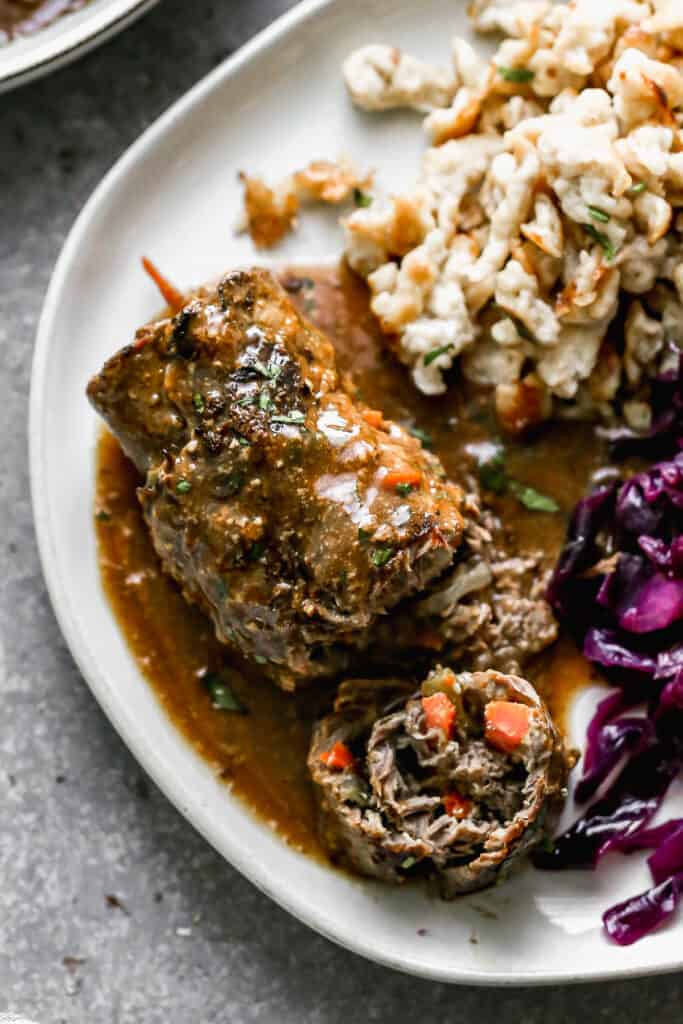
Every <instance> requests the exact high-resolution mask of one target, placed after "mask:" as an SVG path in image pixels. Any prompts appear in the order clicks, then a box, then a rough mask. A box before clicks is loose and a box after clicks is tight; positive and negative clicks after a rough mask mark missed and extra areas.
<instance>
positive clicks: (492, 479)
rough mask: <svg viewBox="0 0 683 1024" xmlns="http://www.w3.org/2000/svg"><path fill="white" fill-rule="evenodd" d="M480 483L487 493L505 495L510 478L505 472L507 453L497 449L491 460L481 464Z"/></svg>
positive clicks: (483, 461)
mask: <svg viewBox="0 0 683 1024" xmlns="http://www.w3.org/2000/svg"><path fill="white" fill-rule="evenodd" d="M479 483H480V484H481V486H482V487H483V488H484V489H485V490H487V491H493V493H494V494H505V491H506V490H507V487H508V476H507V473H506V471H505V452H504V451H503V449H502V448H498V449H496V451H495V452H493V453H492V454H491V455H490V456H489V458H487V459H484V460H482V461H481V462H480V463H479Z"/></svg>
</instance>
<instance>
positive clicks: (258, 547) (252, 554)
mask: <svg viewBox="0 0 683 1024" xmlns="http://www.w3.org/2000/svg"><path fill="white" fill-rule="evenodd" d="M265 550H266V545H265V544H264V543H263V541H262V540H257V541H256V543H255V544H252V545H251V547H250V548H249V554H248V555H247V558H248V559H249V561H250V562H258V560H259V559H260V558H262V557H263V554H264V552H265Z"/></svg>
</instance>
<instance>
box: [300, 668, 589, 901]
mask: <svg viewBox="0 0 683 1024" xmlns="http://www.w3.org/2000/svg"><path fill="white" fill-rule="evenodd" d="M568 760H569V759H568V757H567V754H566V752H565V749H564V745H563V743H562V741H561V740H560V738H559V736H558V734H557V732H556V730H555V727H554V726H553V724H552V721H551V719H550V716H549V714H548V711H547V709H546V708H545V706H544V705H543V703H542V702H541V700H540V698H539V697H538V696H537V694H536V692H535V691H534V689H533V688H532V687H531V686H530V685H529V684H528V683H527V682H525V681H524V680H522V679H520V678H518V677H516V676H510V675H502V674H501V673H499V672H495V671H487V672H476V673H467V672H463V673H460V674H458V675H456V674H455V673H454V672H452V671H451V670H450V669H447V668H439V669H436V670H435V671H434V672H432V673H431V674H430V676H429V677H428V678H427V679H426V681H425V682H424V683H423V684H422V687H421V689H420V691H419V692H418V693H414V692H409V691H408V690H407V688H406V687H405V685H400V684H397V683H392V682H387V683H384V684H382V685H381V686H379V687H378V685H377V683H376V682H371V681H361V682H357V681H352V682H347V683H345V684H343V685H342V687H341V688H340V691H339V695H338V698H337V702H336V705H335V711H334V713H333V714H332V715H330V716H328V717H327V718H326V719H323V721H322V722H321V723H320V724H319V725H318V727H317V729H316V731H315V734H314V738H313V744H312V747H311V752H310V756H309V768H310V770H311V774H312V776H313V779H314V781H315V783H316V790H317V795H318V801H319V808H320V822H321V832H322V836H323V839H324V841H325V843H326V844H327V846H328V848H329V849H330V851H331V853H332V854H333V855H334V856H336V857H337V858H338V859H339V860H340V861H342V862H344V863H346V864H347V865H349V866H350V867H352V868H354V869H355V870H357V871H360V872H361V873H362V874H365V875H369V876H373V877H377V878H381V879H383V880H384V881H389V882H394V883H399V882H402V881H404V880H405V879H406V878H408V877H410V876H411V875H415V874H418V875H430V876H435V877H437V878H438V879H439V881H440V883H441V888H442V892H443V895H444V896H445V897H452V896H456V895H458V894H460V893H466V892H470V891H473V890H476V889H481V888H484V887H485V886H488V885H491V884H493V883H494V882H495V881H496V880H497V879H498V877H499V876H500V874H501V872H503V871H507V870H508V869H509V868H510V867H511V866H512V864H513V863H514V862H515V861H516V860H517V859H518V858H519V857H520V856H522V855H523V854H524V853H526V852H528V851H529V850H530V849H531V848H532V847H533V846H534V845H536V844H537V843H538V842H540V841H541V840H542V838H543V836H544V834H545V832H546V830H547V829H548V828H549V827H551V825H552V821H553V818H554V816H555V813H556V811H557V810H558V807H559V804H560V803H561V798H562V795H563V791H564V787H565V784H566V779H567V773H568V767H569V763H568Z"/></svg>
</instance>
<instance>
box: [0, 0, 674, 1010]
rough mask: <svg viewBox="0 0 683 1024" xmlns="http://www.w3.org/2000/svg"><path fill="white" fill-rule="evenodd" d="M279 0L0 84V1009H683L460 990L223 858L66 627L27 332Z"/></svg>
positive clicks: (578, 994) (574, 996) (181, 2)
mask: <svg viewBox="0 0 683 1024" xmlns="http://www.w3.org/2000/svg"><path fill="white" fill-rule="evenodd" d="M288 6H290V3H289V2H288V0H239V2H238V0H235V2H230V0H224V2H223V3H222V4H221V3H219V2H213V3H212V2H211V0H193V2H192V3H188V2H186V0H163V2H162V3H161V4H160V6H159V7H158V8H157V9H156V10H155V11H154V12H152V13H151V14H149V15H148V16H147V17H146V18H145V19H144V20H143V21H141V22H140V23H139V24H137V25H136V26H134V27H132V28H130V29H129V30H128V31H127V32H125V33H124V34H123V35H122V36H120V37H119V38H118V39H117V40H115V41H113V42H111V43H110V44H108V45H107V46H105V47H104V48H102V49H100V50H98V51H96V52H95V53H94V54H92V55H90V56H89V57H87V58H86V59H84V60H82V61H80V62H79V63H77V64H76V65H74V66H72V67H71V68H68V69H66V70H64V71H62V72H59V73H57V74H55V75H54V76H52V77H50V78H48V79H44V80H43V81H41V82H39V83H37V84H35V85H32V86H28V87H26V88H24V89H22V90H20V91H19V92H17V93H14V94H11V95H9V96H2V97H0V311H1V314H2V315H1V316H0V430H1V433H2V446H1V449H0V451H1V452H2V454H1V455H0V524H1V527H2V529H1V531H0V692H1V695H2V704H1V714H0V815H1V824H0V1015H1V1014H2V1012H3V1011H7V1010H13V1011H15V1012H17V1013H22V1014H24V1015H26V1016H27V1017H30V1018H34V1019H35V1020H36V1021H38V1022H40V1024H58V1022H62V1021H63V1022H68V1024H81V1022H83V1024H85V1022H86V1021H87V1022H96V1024H109V1022H116V1024H169V1022H173V1021H182V1022H183V1024H185V1022H188V1024H189V1022H192V1024H224V1022H226V1024H227V1022H230V1024H247V1022H252V1021H253V1022H258V1024H266V1022H268V1024H270V1022H272V1024H349V1022H353V1024H362V1022H365V1021H379V1022H385V1021H386V1022H389V1021H396V1020H398V1021H421V1022H422V1021H424V1022H432V1021H439V1022H444V1024H450V1022H454V1024H474V1022H477V1024H491V1022H494V1021H505V1022H506V1024H521V1022H524V1024H547V1022H548V1021H552V1022H553V1024H570V1022H571V1024H573V1022H579V1021H587V1022H588V1021H590V1022H594V1021H614V1022H615V1024H631V1022H636V1024H641V1022H642V1024H645V1022H648V1024H650V1022H652V1024H674V1022H675V1024H680V1022H681V1021H682V1020H683V1009H682V1006H681V996H682V995H683V981H682V979H681V977H680V976H675V977H668V978H662V979H649V980H642V981H633V982H628V983H624V984H610V985H603V986H582V987H577V988H572V989H568V988H555V989H553V990H537V991H533V990H522V989H517V990H512V991H506V992H501V991H493V990H490V991H482V990H474V989H453V988H449V987H446V986H443V985H436V984H429V983H426V982H421V981H415V980H412V979H410V978H407V977H404V976H402V975H399V974H395V973H392V972H390V971H387V970H384V969H382V968H379V967H376V966H374V965H372V964H369V963H366V962H364V961H363V960H360V959H358V958H356V957H355V956H353V955H351V954H349V953H346V952H343V951H341V950H339V949H337V948H336V947H335V946H333V945H331V944H330V943H329V942H327V941H325V940H324V939H321V938H319V937H318V936H317V935H314V934H312V933H311V932H310V931H308V930H307V929H306V928H304V927H303V926H302V925H299V924H298V923H297V922H296V921H294V920H292V919H291V918H290V917H288V916H287V915H286V914H285V913H283V912H282V911H280V910H279V909H278V908H277V907H275V906H274V905H273V904H272V903H270V902H269V901H268V900H266V899H265V898H264V897H263V896H261V895H260V893H258V892H257V891H256V890H255V889H254V888H252V886H251V885H250V884H249V883H248V882H246V881H244V880H243V879H242V878H241V877H240V876H239V875H237V874H236V873H235V872H234V871H233V870H232V869H231V868H230V867H229V866H228V865H227V864H225V863H223V862H222V861H221V860H220V858H219V857H218V856H217V855H216V854H215V853H214V852H213V851H212V850H211V849H210V848H209V847H208V846H207V845H206V843H204V841H203V840H202V839H200V838H199V836H197V835H196V833H195V832H194V831H193V830H192V829H191V828H190V826H189V825H188V824H187V823H186V822H185V821H184V820H183V819H181V818H180V817H179V815H178V814H177V813H176V811H175V810H174V809H173V808H172V807H171V806H169V804H168V803H167V801H166V800H165V799H164V797H163V796H161V794H160V793H159V792H158V791H157V790H156V789H155V788H154V787H153V786H152V785H150V784H149V783H148V782H147V780H146V779H144V778H143V777H142V776H141V773H140V770H139V768H138V767H137V766H136V764H135V762H134V761H133V759H132V758H131V757H130V755H129V754H128V752H127V751H126V749H125V748H124V746H123V744H122V743H121V742H120V741H119V739H118V737H117V736H116V735H115V734H114V732H113V731H112V729H111V728H110V726H109V724H108V722H107V721H106V720H105V718H104V716H103V715H102V713H101V712H100V710H99V708H98V707H97V706H96V704H95V702H94V700H93V698H92V697H91V696H90V693H89V691H88V689H87V688H86V686H85V684H84V683H83V681H82V680H81V678H80V677H79V674H78V672H77V671H76V668H75V666H74V664H73V662H72V660H71V657H70V655H69V652H68V651H67V650H66V648H65V645H64V642H63V640H62V638H61V636H60V633H59V630H58V628H57V625H56V623H55V619H54V616H53V614H52V610H51V608H50V604H49V601H48V598H47V595H46V592H45V588H44V585H43V580H42V577H41V572H40V567H39V564H38V557H37V553H36V548H35V543H34V537H33V530H32V526H31V510H30V505H29V488H28V473H27V457H26V411H27V396H28V388H29V372H30V362H31V351H32V345H33V336H34V331H35V327H36V322H37V318H38V314H39V311H40V306H41V302H42V299H43V295H44V293H45V289H46V286H47V283H48V279H49V276H50V273H51V270H52V267H53V265H54V262H55V259H56V257H57V254H58V252H59V249H60V247H61V245H62V242H63V240H64V237H65V235H66V233H67V231H68V229H69V227H70V225H71V223H72V222H73V219H74V217H75V216H76V214H77V212H78V210H79V209H80V207H81V206H82V204H83V203H84V201H85V199H86V198H87V196H88V194H89V193H90V191H91V189H92V188H93V186H94V185H95V184H96V183H97V181H98V180H99V179H100V177H101V176H102V174H103V173H104V172H105V171H106V170H107V169H108V168H109V167H110V165H111V164H112V163H113V162H114V161H115V160H116V158H117V157H118V156H119V154H121V153H122V152H123V151H124V149H125V148H126V147H127V146H128V144H129V143H130V142H132V141H133V140H134V139H135V137H136V136H137V135H138V133H139V132H140V131H141V130H142V129H143V128H144V127H145V126H146V125H148V124H149V123H150V122H151V121H152V120H153V119H154V118H155V117H156V116H157V115H158V114H159V113H161V111H162V110H164V109H165V108H166V107H167V106H168V105H169V103H171V101H172V100H174V99H175V98H176V97H178V96H180V95H181V94H182V93H183V92H184V91H185V90H186V89H187V87H188V86H190V85H192V84H193V83H194V82H195V81H197V79H198V78H200V77H201V76H202V75H203V74H204V73H205V72H207V71H208V70H209V69H210V68H211V67H212V66H213V65H215V64H216V63H217V62H218V61H220V60H221V59H222V58H223V57H225V56H226V55H227V54H229V53H230V52H231V51H232V50H233V49H234V48H235V47H236V46H238V45H239V44H240V43H242V42H244V41H245V40H246V39H248V38H249V37H250V36H251V35H252V34H253V33H254V32H256V31H257V30H258V29H259V28H261V27H262V26H264V25H266V24H267V23H268V22H269V21H270V20H272V18H274V17H275V16H276V15H277V14H279V13H281V12H282V11H283V10H284V9H285V8H287V7H288ZM107 896H116V897H118V898H119V899H120V900H121V901H122V902H123V906H115V905H114V906H112V905H109V904H108V902H107ZM111 902H112V901H111V900H110V901H109V903H111Z"/></svg>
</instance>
